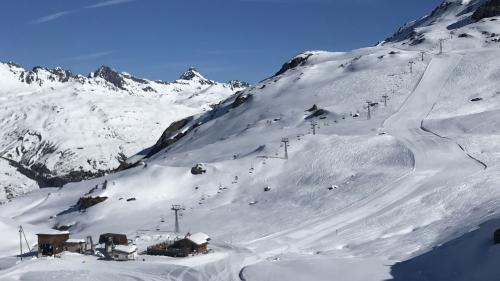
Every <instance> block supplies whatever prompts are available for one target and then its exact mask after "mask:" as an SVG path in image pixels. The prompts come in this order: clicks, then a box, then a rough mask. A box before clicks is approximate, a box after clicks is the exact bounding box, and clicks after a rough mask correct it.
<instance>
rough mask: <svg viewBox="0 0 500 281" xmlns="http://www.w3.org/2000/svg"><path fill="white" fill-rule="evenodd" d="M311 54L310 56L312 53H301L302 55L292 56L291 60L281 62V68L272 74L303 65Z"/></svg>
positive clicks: (278, 73)
mask: <svg viewBox="0 0 500 281" xmlns="http://www.w3.org/2000/svg"><path fill="white" fill-rule="evenodd" d="M311 56H312V54H302V55H299V56H297V57H295V58H293V59H292V60H291V61H289V62H287V63H285V64H283V66H282V67H281V69H280V70H279V71H278V72H276V74H274V76H278V75H281V74H283V73H285V72H287V71H288V70H290V69H294V68H296V67H297V66H301V65H304V64H305V63H306V62H307V60H308V59H309V58H310V57H311Z"/></svg>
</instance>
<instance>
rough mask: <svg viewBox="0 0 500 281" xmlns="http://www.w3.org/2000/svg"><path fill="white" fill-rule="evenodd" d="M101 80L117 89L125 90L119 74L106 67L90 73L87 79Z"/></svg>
mask: <svg viewBox="0 0 500 281" xmlns="http://www.w3.org/2000/svg"><path fill="white" fill-rule="evenodd" d="M97 77H99V78H102V79H104V80H106V81H108V82H109V83H111V84H113V85H115V86H116V87H117V88H120V89H122V90H125V87H124V84H125V81H124V80H123V77H122V75H121V74H120V73H118V72H117V71H115V70H114V69H112V68H111V67H109V66H107V65H103V66H101V67H99V68H98V69H97V70H96V71H95V72H92V73H90V75H89V78H97Z"/></svg>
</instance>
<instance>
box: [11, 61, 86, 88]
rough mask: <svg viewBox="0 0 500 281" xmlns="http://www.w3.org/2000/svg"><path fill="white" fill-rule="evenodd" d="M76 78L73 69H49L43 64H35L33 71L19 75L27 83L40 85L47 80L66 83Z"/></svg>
mask: <svg viewBox="0 0 500 281" xmlns="http://www.w3.org/2000/svg"><path fill="white" fill-rule="evenodd" d="M8 65H9V66H11V67H17V68H20V66H19V65H17V64H14V63H12V62H11V63H9V64H8ZM76 78H77V76H76V75H73V73H71V71H69V70H65V69H62V68H60V67H56V68H54V69H49V68H45V67H41V66H35V67H34V68H33V69H32V70H31V71H23V72H21V73H20V75H19V80H20V81H22V82H25V83H26V84H39V85H40V86H41V85H43V84H44V82H46V81H51V82H62V83H64V82H68V81H70V80H72V79H76Z"/></svg>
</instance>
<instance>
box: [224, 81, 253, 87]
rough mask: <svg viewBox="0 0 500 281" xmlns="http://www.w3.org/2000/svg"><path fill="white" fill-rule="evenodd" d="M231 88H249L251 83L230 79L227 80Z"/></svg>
mask: <svg viewBox="0 0 500 281" xmlns="http://www.w3.org/2000/svg"><path fill="white" fill-rule="evenodd" d="M227 83H228V84H229V86H230V87H231V89H236V88H248V87H250V84H249V83H247V82H243V81H239V80H230V81H229V82H227Z"/></svg>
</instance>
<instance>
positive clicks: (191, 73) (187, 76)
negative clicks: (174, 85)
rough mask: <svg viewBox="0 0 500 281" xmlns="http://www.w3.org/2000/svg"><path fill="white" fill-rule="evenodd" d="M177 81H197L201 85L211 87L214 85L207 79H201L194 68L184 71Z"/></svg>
mask: <svg viewBox="0 0 500 281" xmlns="http://www.w3.org/2000/svg"><path fill="white" fill-rule="evenodd" d="M179 80H185V81H192V80H197V81H198V82H199V83H200V84H202V85H213V84H215V82H214V81H212V80H208V79H207V78H205V77H203V75H201V74H200V72H199V71H198V70H197V69H196V68H194V67H190V68H189V69H188V70H186V71H185V72H184V73H183V74H182V75H181V76H180V77H179Z"/></svg>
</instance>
